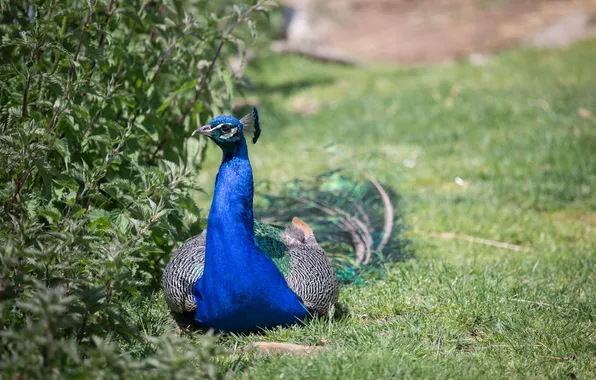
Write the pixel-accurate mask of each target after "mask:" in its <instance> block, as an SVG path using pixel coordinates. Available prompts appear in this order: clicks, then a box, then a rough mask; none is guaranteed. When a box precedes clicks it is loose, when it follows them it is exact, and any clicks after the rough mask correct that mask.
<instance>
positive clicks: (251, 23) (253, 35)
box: [246, 18, 257, 42]
mask: <svg viewBox="0 0 596 380" xmlns="http://www.w3.org/2000/svg"><path fill="white" fill-rule="evenodd" d="M246 24H247V25H248V29H249V30H250V37H251V39H252V41H253V42H254V41H255V40H256V39H257V28H256V26H255V23H254V21H253V19H250V18H249V19H248V20H246Z"/></svg>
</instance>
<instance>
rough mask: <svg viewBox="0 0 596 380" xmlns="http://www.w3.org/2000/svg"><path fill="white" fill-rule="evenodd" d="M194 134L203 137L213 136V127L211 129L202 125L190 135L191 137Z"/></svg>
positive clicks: (209, 126)
mask: <svg viewBox="0 0 596 380" xmlns="http://www.w3.org/2000/svg"><path fill="white" fill-rule="evenodd" d="M196 134H200V135H205V136H211V135H212V134H213V127H211V125H209V124H207V125H203V126H202V127H201V128H199V129H196V130H195V131H194V132H193V133H192V136H194V135H196Z"/></svg>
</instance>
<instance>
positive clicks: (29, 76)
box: [22, 74, 31, 118]
mask: <svg viewBox="0 0 596 380" xmlns="http://www.w3.org/2000/svg"><path fill="white" fill-rule="evenodd" d="M30 84H31V75H29V74H27V79H25V89H24V90H23V111H22V116H23V118H26V117H27V95H28V94H29V85H30Z"/></svg>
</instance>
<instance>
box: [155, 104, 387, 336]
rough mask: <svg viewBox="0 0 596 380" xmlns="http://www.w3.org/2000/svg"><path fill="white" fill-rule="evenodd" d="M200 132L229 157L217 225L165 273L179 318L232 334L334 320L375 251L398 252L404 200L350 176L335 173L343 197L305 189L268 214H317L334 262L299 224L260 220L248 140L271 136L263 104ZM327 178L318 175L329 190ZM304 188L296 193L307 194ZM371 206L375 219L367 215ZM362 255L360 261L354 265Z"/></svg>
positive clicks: (214, 218)
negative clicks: (264, 130)
mask: <svg viewBox="0 0 596 380" xmlns="http://www.w3.org/2000/svg"><path fill="white" fill-rule="evenodd" d="M196 134H200V135H204V136H207V137H208V138H210V139H211V140H212V141H213V142H214V143H215V144H216V145H217V146H219V148H220V149H221V150H222V155H223V158H222V162H221V165H220V168H219V171H218V174H217V177H216V180H215V191H214V196H213V202H212V204H211V209H210V212H209V216H208V219H207V228H206V229H205V230H204V231H203V232H202V233H201V234H200V235H198V236H196V237H194V238H192V239H190V240H188V241H187V242H186V243H184V244H183V245H182V246H181V247H180V248H178V249H177V250H176V251H175V252H174V253H173V255H172V257H171V259H170V261H169V262H168V263H167V265H166V267H165V269H164V273H163V288H164V293H165V296H166V297H165V298H166V302H167V304H168V306H169V308H170V309H171V310H172V312H173V313H174V314H175V315H178V316H182V315H192V317H193V319H194V322H195V324H196V325H198V326H199V327H201V328H204V329H215V330H217V331H222V332H245V331H256V330H260V329H266V328H272V327H275V326H289V325H292V324H296V323H303V321H305V319H307V318H308V317H309V316H312V315H320V316H325V315H327V314H328V313H329V311H330V310H331V309H332V308H333V307H334V306H335V305H336V303H337V302H338V297H339V284H340V280H347V281H351V280H353V279H354V277H355V276H357V274H358V272H359V271H360V267H363V266H366V265H365V264H369V263H370V262H371V260H372V258H371V256H372V252H373V251H374V252H375V253H376V255H375V257H381V256H380V253H381V252H382V251H383V250H384V247H386V246H387V245H390V244H389V243H390V241H391V238H390V236H391V235H392V233H391V231H392V230H393V228H394V226H396V225H398V224H399V220H398V218H395V217H394V214H393V210H394V208H393V206H392V203H391V202H392V198H393V199H394V198H395V194H393V193H392V194H389V193H388V192H387V191H385V189H384V188H383V187H382V186H381V184H379V183H378V182H376V181H374V180H373V181H371V182H370V183H371V184H372V185H373V186H372V188H371V187H370V186H362V185H360V184H356V185H354V182H351V181H350V180H348V179H346V178H344V177H341V176H340V177H337V176H335V177H332V176H327V177H326V178H328V179H329V178H333V179H334V180H335V182H336V183H337V181H340V182H342V185H343V187H344V188H345V189H349V190H347V191H346V192H344V194H335V195H334V194H333V192H332V191H331V192H330V191H328V189H322V188H321V189H320V190H315V191H314V193H310V194H309V192H308V191H305V192H304V194H305V196H304V197H301V196H299V195H296V194H292V192H291V191H290V193H288V194H286V196H283V195H282V196H276V197H272V196H266V197H265V198H266V202H264V206H263V207H262V210H261V211H262V213H263V214H264V215H267V219H269V220H271V221H276V222H279V219H280V218H286V216H287V212H291V211H297V212H298V213H300V211H307V212H308V213H309V214H308V215H306V216H307V217H308V216H309V215H312V217H313V219H314V220H315V221H316V225H317V227H318V228H320V229H321V231H324V235H325V237H326V239H328V240H329V242H327V244H323V245H326V246H327V247H330V248H331V249H332V250H333V252H334V255H332V256H331V257H330V256H328V255H327V253H326V251H325V249H323V247H322V246H321V244H319V243H318V242H317V238H315V235H314V232H313V229H312V228H311V227H310V226H309V225H308V224H307V223H306V222H304V221H302V220H301V219H300V218H299V217H297V216H293V218H292V222H291V224H290V225H289V226H288V227H285V228H284V227H282V226H280V225H279V223H265V222H262V221H259V220H256V219H255V218H254V216H253V198H254V184H253V175H252V167H251V164H250V160H249V157H248V146H247V142H246V138H245V135H246V136H248V137H251V138H252V142H253V144H255V143H256V142H257V140H258V139H259V137H260V135H261V126H260V122H259V115H258V111H257V108H256V107H253V109H252V112H251V113H249V114H247V115H246V116H244V117H243V118H241V119H240V120H238V119H237V118H235V117H233V116H227V115H223V116H218V117H216V118H214V119H213V120H211V122H209V124H207V125H205V126H203V127H201V128H199V129H197V130H195V131H194V132H193V135H196ZM321 178H324V176H323V177H317V181H318V184H317V185H318V186H319V187H321V186H320V185H321V184H322V183H323V181H322V179H321ZM328 182H329V181H327V182H326V183H327V184H328ZM346 184H349V185H346ZM294 185H295V186H293V187H292V188H293V189H294V190H296V189H299V188H300V184H296V183H295V184H294ZM311 189H312V188H311ZM372 189H376V193H377V194H378V195H379V197H378V198H379V199H380V200H381V201H380V202H378V201H377V202H376V204H381V205H382V206H381V208H382V209H383V210H384V211H383V213H382V215H383V216H382V217H381V218H382V219H383V223H381V224H382V225H383V226H384V229H383V231H382V232H380V233H375V232H374V231H375V230H376V229H375V228H373V225H376V224H378V223H377V222H378V220H376V219H375V218H374V217H371V215H377V214H378V212H374V213H373V211H378V210H374V207H372V204H368V205H367V201H366V199H369V198H371V196H370V193H371V190H372ZM373 192H374V190H373ZM367 194H368V195H367ZM309 195H310V196H309ZM312 197H315V198H316V199H314V200H313V199H312ZM326 197H327V198H326ZM329 197H331V198H329ZM329 200H330V202H329ZM339 200H344V201H343V202H339ZM328 202H329V203H328ZM373 203H374V202H373ZM340 206H341V208H340ZM363 207H367V208H368V209H369V212H371V215H368V214H367V213H366V212H365V214H366V216H365V217H362V215H360V216H359V215H358V213H359V212H360V211H363V212H364V209H363ZM350 210H351V211H350ZM284 211H285V213H284ZM286 220H287V219H286ZM346 242H349V243H348V244H346ZM375 242H378V244H377V245H376V246H375V244H374V243H375ZM378 248H381V249H380V250H379V249H378ZM352 251H355V253H356V260H355V262H350V261H349V260H348V262H346V258H347V257H348V256H349V253H350V252H352ZM372 261H374V260H372ZM335 268H338V269H339V271H336V270H335Z"/></svg>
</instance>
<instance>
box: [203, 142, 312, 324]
mask: <svg viewBox="0 0 596 380" xmlns="http://www.w3.org/2000/svg"><path fill="white" fill-rule="evenodd" d="M225 148H227V147H225ZM223 151H224V155H223V160H222V163H221V166H220V167H219V172H218V173H217V179H216V181H215V192H214V194H213V203H212V204H211V211H210V212H209V219H208V221H207V242H206V244H205V263H204V267H203V268H204V269H203V274H202V276H201V278H200V279H199V280H198V281H197V283H195V287H194V290H193V294H194V296H195V302H196V305H197V309H196V313H195V320H196V321H197V322H198V323H199V324H200V325H202V326H204V327H206V328H215V329H218V330H222V331H247V330H254V329H256V328H258V327H260V328H266V327H272V326H278V325H289V324H292V323H296V322H297V321H298V320H303V319H304V318H306V316H307V315H308V311H307V309H306V307H305V306H304V305H303V304H302V302H301V301H300V299H299V298H298V296H296V294H295V293H294V292H293V291H292V290H291V289H290V288H289V287H288V284H287V283H286V280H285V279H284V277H283V275H282V274H281V272H280V271H279V269H278V268H277V267H276V265H275V263H274V262H273V261H272V260H271V259H270V258H269V257H267V256H266V255H265V254H264V253H263V252H261V250H260V249H259V247H258V246H257V243H256V242H255V236H254V217H253V210H252V206H253V191H254V190H253V178H252V168H251V165H250V161H249V159H248V148H247V146H246V140H245V139H244V137H242V139H241V141H239V142H238V143H236V144H235V145H234V146H233V147H229V149H223Z"/></svg>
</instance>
